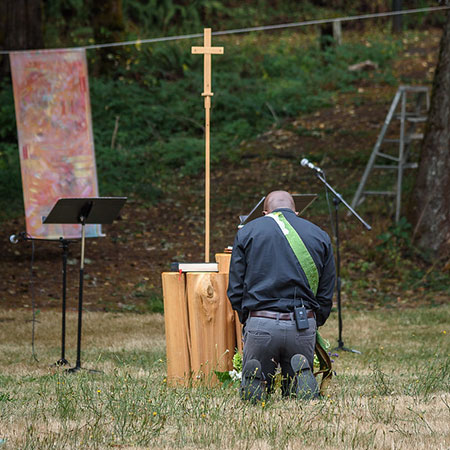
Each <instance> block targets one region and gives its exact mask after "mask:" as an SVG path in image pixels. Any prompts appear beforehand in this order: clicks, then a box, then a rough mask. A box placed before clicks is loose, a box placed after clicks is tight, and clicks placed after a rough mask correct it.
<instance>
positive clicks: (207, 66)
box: [192, 28, 223, 262]
mask: <svg viewBox="0 0 450 450" xmlns="http://www.w3.org/2000/svg"><path fill="white" fill-rule="evenodd" d="M192 53H193V54H197V55H204V58H203V92H202V97H205V262H209V216H210V213H209V198H210V170H209V166H210V140H209V115H210V114H209V113H210V109H211V97H212V96H213V95H214V94H213V93H212V91H211V55H223V47H211V28H205V29H204V39H203V47H192Z"/></svg>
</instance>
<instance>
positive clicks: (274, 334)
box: [243, 317, 316, 391]
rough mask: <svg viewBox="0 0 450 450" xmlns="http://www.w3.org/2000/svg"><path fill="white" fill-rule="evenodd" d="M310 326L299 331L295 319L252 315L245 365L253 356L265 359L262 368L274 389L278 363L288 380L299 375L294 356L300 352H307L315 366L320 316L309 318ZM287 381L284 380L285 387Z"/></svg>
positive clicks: (245, 343)
mask: <svg viewBox="0 0 450 450" xmlns="http://www.w3.org/2000/svg"><path fill="white" fill-rule="evenodd" d="M308 323H309V328H308V329H306V330H302V331H298V330H297V326H296V324H295V320H294V319H292V320H279V319H266V318H264V317H249V318H248V319H247V322H246V323H245V332H244V361H243V364H244V367H245V363H246V362H247V361H249V360H251V359H256V360H258V361H259V362H260V363H261V370H262V373H263V375H264V378H265V380H266V383H267V388H268V390H269V391H270V390H271V387H272V381H273V375H274V374H275V371H276V369H277V367H278V364H279V365H280V367H281V373H282V376H283V379H284V380H285V382H286V383H289V380H290V379H291V378H292V377H293V376H294V375H295V374H294V371H293V370H292V367H291V364H290V362H291V358H292V356H294V355H295V354H297V353H299V354H301V355H304V356H305V357H306V359H307V360H308V362H309V366H310V367H311V370H312V369H313V361H314V347H315V344H316V319H313V318H309V319H308ZM284 386H285V383H283V391H284Z"/></svg>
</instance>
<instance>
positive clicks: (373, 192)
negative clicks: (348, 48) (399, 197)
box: [363, 191, 395, 195]
mask: <svg viewBox="0 0 450 450" xmlns="http://www.w3.org/2000/svg"><path fill="white" fill-rule="evenodd" d="M363 194H366V195H395V192H392V191H364V192H363Z"/></svg>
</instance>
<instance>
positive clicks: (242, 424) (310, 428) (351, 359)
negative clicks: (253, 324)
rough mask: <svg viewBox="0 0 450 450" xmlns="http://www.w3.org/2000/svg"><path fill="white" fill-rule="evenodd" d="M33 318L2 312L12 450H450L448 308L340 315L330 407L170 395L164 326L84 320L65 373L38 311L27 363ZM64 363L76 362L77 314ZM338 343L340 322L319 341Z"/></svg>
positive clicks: (56, 327) (0, 348) (48, 319)
mask: <svg viewBox="0 0 450 450" xmlns="http://www.w3.org/2000/svg"><path fill="white" fill-rule="evenodd" d="M28 314H29V311H26V312H24V311H2V312H0V323H1V327H0V367H1V368H2V370H1V375H0V439H4V440H6V443H5V444H4V445H2V449H3V448H5V449H15V448H33V449H34V448H39V449H46V448H57V449H59V448H61V449H63V448H64V449H67V448H99V449H103V448H111V447H118V448H130V449H141V448H142V449H143V448H146V449H147V448H158V449H159V448H230V449H231V448H233V449H234V448H238V449H240V448H242V449H243V448H246V449H266V448H273V447H278V448H286V449H299V448H300V449H301V448H311V447H313V448H316V447H320V448H323V449H331V448H333V449H335V448H376V449H391V448H396V449H397V448H404V449H423V448H428V449H434V448H435V449H441V448H442V449H444V448H449V447H450V432H449V430H448V423H449V422H450V406H449V405H450V394H449V392H450V381H449V380H450V363H449V358H448V356H449V350H450V346H449V335H450V329H449V328H448V327H449V323H450V320H449V319H450V306H448V305H446V306H440V307H435V308H430V307H428V308H418V309H414V310H413V309H411V310H403V311H397V310H380V311H372V312H354V311H347V310H344V311H343V318H344V334H343V336H344V342H345V345H346V346H348V347H354V348H356V349H358V350H360V351H361V352H362V354H361V355H355V354H352V353H347V352H338V353H339V356H337V357H334V359H335V370H336V376H335V378H334V381H333V383H332V385H331V387H330V389H329V392H328V396H327V397H326V398H324V399H321V400H318V401H313V402H306V403H305V402H298V401H294V400H285V399H282V398H281V396H280V394H279V393H276V394H275V395H273V396H272V397H271V398H270V399H268V400H267V401H266V402H265V403H264V404H258V405H250V404H248V403H244V402H242V401H241V400H240V399H239V397H238V394H237V390H236V388H235V387H234V386H228V387H225V386H218V387H216V388H212V389H211V388H205V387H201V386H200V387H195V388H191V389H189V388H169V387H168V386H167V385H166V382H165V375H166V372H165V371H166V368H165V349H164V345H165V341H164V326H163V325H164V321H163V318H162V316H160V315H150V314H142V315H138V314H131V313H124V314H117V313H93V312H92V313H87V314H85V316H84V325H85V326H84V328H83V333H84V334H83V346H82V365H83V366H84V367H86V368H93V369H97V370H100V371H101V372H100V373H91V372H89V371H88V370H82V371H80V372H79V373H77V374H72V375H69V374H66V373H65V372H64V370H63V369H61V368H56V367H54V366H51V364H52V363H53V362H54V361H56V360H57V359H58V358H59V356H60V320H61V318H60V315H59V314H58V313H55V312H43V313H41V314H40V315H39V317H38V320H39V323H37V324H36V325H37V328H36V349H37V355H38V358H39V362H36V361H34V360H33V359H32V358H31V345H30V339H31V324H30V322H28V321H27V319H29V317H26V315H28ZM68 325H69V326H68V343H67V352H66V353H67V358H68V359H69V361H70V362H71V363H74V360H75V342H74V336H75V335H76V315H75V314H73V313H70V314H68ZM322 334H323V335H324V336H325V337H326V338H328V339H330V341H332V344H334V343H335V342H336V338H337V321H336V317H335V314H333V316H332V318H331V319H330V321H329V322H328V323H327V324H326V326H325V327H324V328H323V330H322Z"/></svg>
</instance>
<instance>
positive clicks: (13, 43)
mask: <svg viewBox="0 0 450 450" xmlns="http://www.w3.org/2000/svg"><path fill="white" fill-rule="evenodd" d="M0 3H1V6H0V48H2V49H5V50H27V49H40V48H42V47H43V45H44V42H43V35H42V9H41V0H3V1H1V2H0ZM8 72H9V58H8V55H5V56H3V57H2V60H1V63H0V73H1V74H2V75H5V74H6V73H8Z"/></svg>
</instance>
